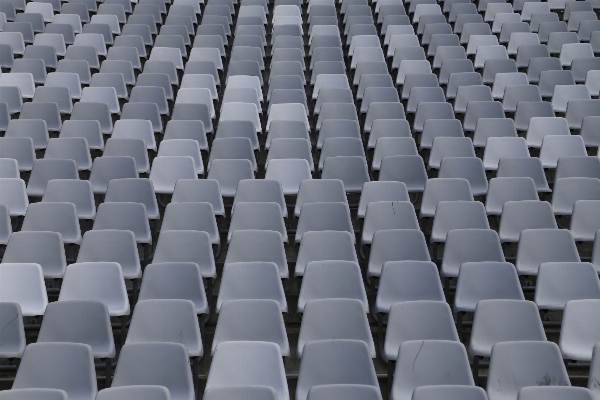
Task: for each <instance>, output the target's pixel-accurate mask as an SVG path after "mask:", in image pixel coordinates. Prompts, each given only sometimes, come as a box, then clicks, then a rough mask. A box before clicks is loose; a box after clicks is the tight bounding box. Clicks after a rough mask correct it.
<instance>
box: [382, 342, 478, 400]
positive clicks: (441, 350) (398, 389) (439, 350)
mask: <svg viewBox="0 0 600 400" xmlns="http://www.w3.org/2000/svg"><path fill="white" fill-rule="evenodd" d="M416 354H420V357H421V362H420V363H419V364H417V365H416V369H415V368H413V367H412V362H413V361H414V358H415V357H414V355H416ZM451 365H452V367H451ZM431 384H433V385H435V384H437V385H440V384H447V385H450V384H451V385H467V386H474V383H473V376H472V375H471V371H470V367H469V362H468V358H467V352H466V350H465V348H464V346H463V345H462V344H461V343H459V342H455V341H448V340H425V341H423V340H409V341H406V342H404V343H402V344H401V345H400V348H399V351H398V360H397V362H396V368H395V372H394V382H393V385H392V393H391V398H393V399H394V400H399V399H408V398H410V397H411V396H412V393H413V391H414V389H415V388H418V387H420V386H428V385H431Z"/></svg>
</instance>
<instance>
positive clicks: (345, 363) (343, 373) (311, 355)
mask: <svg viewBox="0 0 600 400" xmlns="http://www.w3.org/2000/svg"><path fill="white" fill-rule="evenodd" d="M317 371H321V372H317ZM332 371H335V372H334V373H332ZM331 383H336V384H339V383H352V384H362V385H368V386H373V387H375V388H376V389H378V387H379V384H378V383H377V380H376V379H375V369H374V367H373V364H372V362H371V360H370V358H369V353H368V348H367V345H366V344H365V343H364V342H362V341H357V340H350V339H342V340H339V341H332V340H320V341H315V342H310V343H308V344H306V346H305V350H304V356H303V361H302V364H301V366H300V376H299V380H298V387H297V390H296V396H297V398H298V399H301V400H305V399H307V398H312V394H309V393H310V391H311V389H312V388H313V387H316V386H320V385H323V384H331ZM308 396H311V397H308Z"/></svg>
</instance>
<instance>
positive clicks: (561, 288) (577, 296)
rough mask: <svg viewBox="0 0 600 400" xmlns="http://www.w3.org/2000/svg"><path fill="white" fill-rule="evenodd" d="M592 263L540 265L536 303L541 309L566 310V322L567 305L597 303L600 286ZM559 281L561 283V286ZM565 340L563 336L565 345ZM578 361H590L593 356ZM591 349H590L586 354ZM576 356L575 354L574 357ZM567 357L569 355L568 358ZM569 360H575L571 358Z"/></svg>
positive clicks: (551, 263)
mask: <svg viewBox="0 0 600 400" xmlns="http://www.w3.org/2000/svg"><path fill="white" fill-rule="evenodd" d="M594 272H595V270H594V267H593V265H592V264H589V263H580V262H546V263H543V264H542V265H540V270H539V272H538V285H537V288H536V293H535V302H536V304H537V305H538V308H539V309H541V310H565V315H564V319H563V321H564V322H565V321H566V317H567V314H566V311H567V310H566V305H568V304H569V302H570V301H571V300H596V299H598V298H599V296H600V294H599V285H598V280H597V279H596V276H597V274H596V273H594ZM557 282H561V283H560V284H558V285H557ZM562 342H563V338H562V337H561V345H562ZM581 351H582V349H579V351H578V352H579V354H580V355H579V357H582V356H583V358H579V357H577V356H576V357H573V358H575V359H583V360H585V359H588V360H589V359H590V358H591V354H587V355H585V356H584V355H582V354H581ZM587 351H589V350H586V352H587ZM571 355H574V354H571ZM564 357H565V358H567V355H566V354H565V355H564ZM568 358H569V359H570V358H571V357H568Z"/></svg>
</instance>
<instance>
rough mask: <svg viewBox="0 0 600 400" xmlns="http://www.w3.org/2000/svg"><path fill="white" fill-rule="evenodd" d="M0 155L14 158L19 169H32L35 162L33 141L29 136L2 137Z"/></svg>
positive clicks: (0, 139)
mask: <svg viewBox="0 0 600 400" xmlns="http://www.w3.org/2000/svg"><path fill="white" fill-rule="evenodd" d="M0 157H1V158H11V159H14V160H15V161H16V162H17V163H18V170H19V171H31V169H32V168H33V163H34V162H35V149H34V146H33V141H32V140H31V138H28V137H3V138H0Z"/></svg>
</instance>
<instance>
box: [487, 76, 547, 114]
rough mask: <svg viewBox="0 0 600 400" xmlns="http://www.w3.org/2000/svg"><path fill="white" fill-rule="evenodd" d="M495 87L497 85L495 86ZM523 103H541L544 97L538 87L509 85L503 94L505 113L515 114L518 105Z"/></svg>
mask: <svg viewBox="0 0 600 400" xmlns="http://www.w3.org/2000/svg"><path fill="white" fill-rule="evenodd" d="M498 75H504V74H497V75H496V76H497V77H498ZM494 85H495V84H494ZM521 101H527V102H541V101H542V96H541V95H540V91H539V88H538V87H537V86H536V85H527V84H524V85H521V84H518V85H512V84H509V85H507V86H506V87H505V89H504V93H503V101H502V107H503V108H504V111H505V112H515V111H516V109H517V105H518V103H519V102H521Z"/></svg>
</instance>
